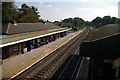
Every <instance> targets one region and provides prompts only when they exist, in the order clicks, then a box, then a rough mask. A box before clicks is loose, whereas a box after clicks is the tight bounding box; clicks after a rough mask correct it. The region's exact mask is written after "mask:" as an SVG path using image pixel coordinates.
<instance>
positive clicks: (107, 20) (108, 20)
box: [90, 16, 119, 28]
mask: <svg viewBox="0 0 120 80" xmlns="http://www.w3.org/2000/svg"><path fill="white" fill-rule="evenodd" d="M118 22H119V19H118V18H116V17H110V16H104V17H103V18H101V17H96V18H95V19H94V20H92V22H91V25H90V26H94V27H95V28H97V27H100V26H104V25H107V24H117V23H118Z"/></svg>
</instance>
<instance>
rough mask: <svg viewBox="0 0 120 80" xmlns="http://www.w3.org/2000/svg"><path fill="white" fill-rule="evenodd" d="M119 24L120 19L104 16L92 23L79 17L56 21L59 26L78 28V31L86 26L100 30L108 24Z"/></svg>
mask: <svg viewBox="0 0 120 80" xmlns="http://www.w3.org/2000/svg"><path fill="white" fill-rule="evenodd" d="M117 23H120V19H119V18H116V17H111V16H104V17H103V18H101V17H96V18H95V19H93V20H92V21H85V20H83V19H82V18H79V17H75V18H66V19H64V20H62V21H54V24H56V25H58V26H63V27H73V28H74V27H76V28H78V29H80V28H82V27H84V26H89V27H94V28H98V27H101V26H104V25H107V24H117Z"/></svg>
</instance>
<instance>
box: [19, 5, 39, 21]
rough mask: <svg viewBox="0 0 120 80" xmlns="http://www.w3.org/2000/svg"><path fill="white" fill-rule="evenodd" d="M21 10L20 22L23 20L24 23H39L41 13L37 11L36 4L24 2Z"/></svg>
mask: <svg viewBox="0 0 120 80" xmlns="http://www.w3.org/2000/svg"><path fill="white" fill-rule="evenodd" d="M19 11H20V12H21V15H20V16H21V17H20V19H18V22H22V23H37V22H39V21H40V20H39V17H40V15H38V14H39V12H37V11H38V10H37V8H35V7H34V6H31V7H29V6H28V5H26V4H22V5H21V9H19Z"/></svg>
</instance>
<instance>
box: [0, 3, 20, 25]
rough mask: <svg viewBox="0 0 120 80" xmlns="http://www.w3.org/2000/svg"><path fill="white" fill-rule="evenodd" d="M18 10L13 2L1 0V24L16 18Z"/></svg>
mask: <svg viewBox="0 0 120 80" xmlns="http://www.w3.org/2000/svg"><path fill="white" fill-rule="evenodd" d="M19 14H20V13H19V11H17V7H16V6H15V5H14V3H13V2H3V3H2V21H3V22H2V24H6V23H9V22H11V21H13V20H16V19H18V17H19Z"/></svg>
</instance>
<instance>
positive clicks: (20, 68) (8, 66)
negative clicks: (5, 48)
mask: <svg viewBox="0 0 120 80" xmlns="http://www.w3.org/2000/svg"><path fill="white" fill-rule="evenodd" d="M81 32H82V31H78V32H74V33H71V34H68V35H66V36H65V37H63V38H59V39H57V40H56V41H54V42H51V43H49V44H47V45H43V46H42V47H40V48H37V49H34V50H32V51H30V52H27V53H25V54H20V55H18V56H14V57H10V58H8V59H5V60H3V64H2V65H0V66H1V67H2V69H1V70H2V71H1V72H2V74H1V75H0V77H2V78H3V79H6V80H7V79H10V78H14V77H15V76H17V75H19V74H21V73H22V72H24V71H25V70H27V69H28V68H30V67H31V66H33V65H34V64H36V63H37V62H38V61H40V60H42V59H44V58H45V57H47V56H48V55H49V54H51V53H52V52H53V51H55V50H56V49H58V48H59V47H61V46H62V45H64V44H65V43H67V42H68V41H69V40H71V39H73V38H74V37H75V36H77V35H79V34H80V33H81Z"/></svg>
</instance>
